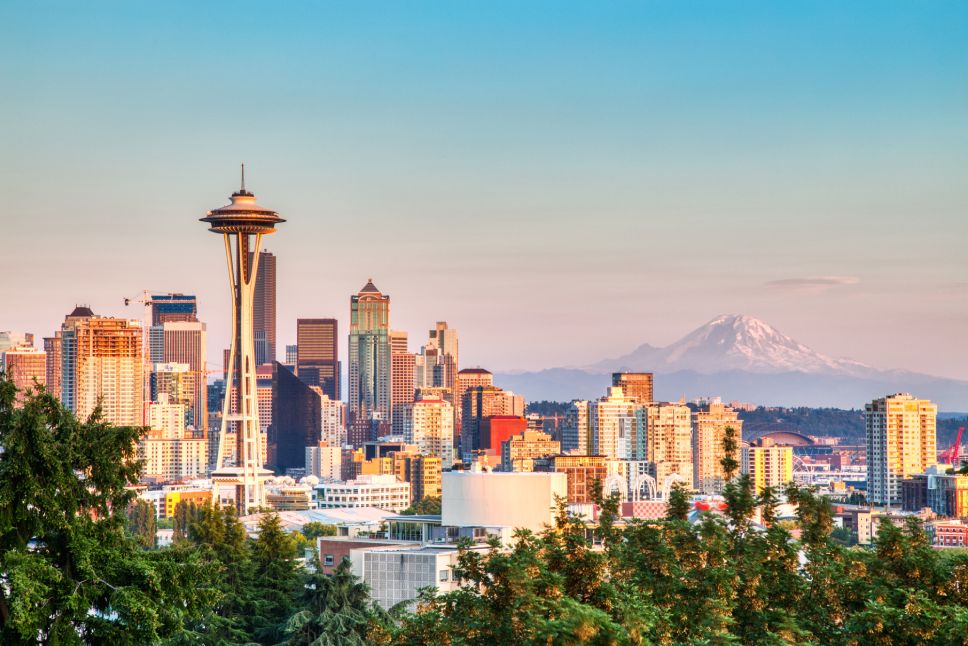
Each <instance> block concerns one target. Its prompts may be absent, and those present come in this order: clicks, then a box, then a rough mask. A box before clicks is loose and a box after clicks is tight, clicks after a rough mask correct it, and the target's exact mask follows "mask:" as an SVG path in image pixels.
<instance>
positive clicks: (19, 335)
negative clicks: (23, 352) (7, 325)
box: [0, 330, 34, 352]
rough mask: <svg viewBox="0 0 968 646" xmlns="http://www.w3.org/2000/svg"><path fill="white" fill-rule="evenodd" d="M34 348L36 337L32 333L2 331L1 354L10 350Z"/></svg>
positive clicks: (0, 336) (0, 338)
mask: <svg viewBox="0 0 968 646" xmlns="http://www.w3.org/2000/svg"><path fill="white" fill-rule="evenodd" d="M27 347H29V348H32V347H34V335H33V334H31V333H30V332H12V331H10V330H3V331H0V352H3V351H4V350H7V349H9V348H27Z"/></svg>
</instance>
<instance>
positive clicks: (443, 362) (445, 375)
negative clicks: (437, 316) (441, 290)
mask: <svg viewBox="0 0 968 646" xmlns="http://www.w3.org/2000/svg"><path fill="white" fill-rule="evenodd" d="M457 348H458V343H457V330H454V329H452V328H450V327H448V325H447V321H437V325H435V326H434V329H432V330H431V331H430V339H429V340H428V342H427V349H428V351H429V350H431V349H433V351H434V352H435V354H436V357H437V365H436V366H435V368H434V383H433V385H434V386H443V387H444V388H449V389H450V392H451V393H452V394H456V393H457V366H458V361H457V355H458V349H457ZM452 403H453V402H452ZM457 406H459V404H458V405H457ZM455 408H456V407H455Z"/></svg>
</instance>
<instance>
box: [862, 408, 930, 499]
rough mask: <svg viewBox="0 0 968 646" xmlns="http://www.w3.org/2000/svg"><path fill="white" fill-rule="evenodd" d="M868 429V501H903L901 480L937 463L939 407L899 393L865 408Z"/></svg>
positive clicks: (922, 471)
mask: <svg viewBox="0 0 968 646" xmlns="http://www.w3.org/2000/svg"><path fill="white" fill-rule="evenodd" d="M864 411H865V417H866V428H867V500H868V501H869V502H871V503H873V504H878V505H896V504H900V502H901V480H902V479H904V478H907V477H909V476H911V475H913V474H915V473H924V471H925V469H926V468H927V467H928V466H929V465H932V464H935V463H936V462H937V436H936V428H935V423H936V421H937V416H938V407H937V405H935V404H934V403H932V402H930V401H928V400H926V399H915V398H914V397H912V396H911V395H909V394H907V393H897V394H895V395H889V396H887V397H881V398H880V399H875V400H874V401H872V402H871V403H869V404H867V405H866V406H865V407H864Z"/></svg>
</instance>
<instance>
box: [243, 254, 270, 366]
mask: <svg viewBox="0 0 968 646" xmlns="http://www.w3.org/2000/svg"><path fill="white" fill-rule="evenodd" d="M251 263H252V252H249V264H251ZM252 334H253V338H254V340H255V362H256V365H260V366H261V365H262V364H264V363H270V362H272V361H275V360H276V257H275V256H274V255H273V254H272V253H270V252H269V251H262V252H260V255H259V270H258V272H257V273H256V277H255V297H254V299H253V302H252Z"/></svg>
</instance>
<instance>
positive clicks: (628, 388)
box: [612, 372, 653, 404]
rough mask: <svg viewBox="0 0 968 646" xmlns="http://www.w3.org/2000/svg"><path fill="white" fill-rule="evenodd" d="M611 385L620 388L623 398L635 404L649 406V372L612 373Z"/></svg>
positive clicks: (650, 375) (650, 390)
mask: <svg viewBox="0 0 968 646" xmlns="http://www.w3.org/2000/svg"><path fill="white" fill-rule="evenodd" d="M612 385H613V386H621V387H622V392H624V393H625V396H626V397H629V398H630V399H632V400H634V401H635V403H636V404H649V403H651V402H652V401H653V398H652V397H653V395H652V373H651V372H613V373H612Z"/></svg>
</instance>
